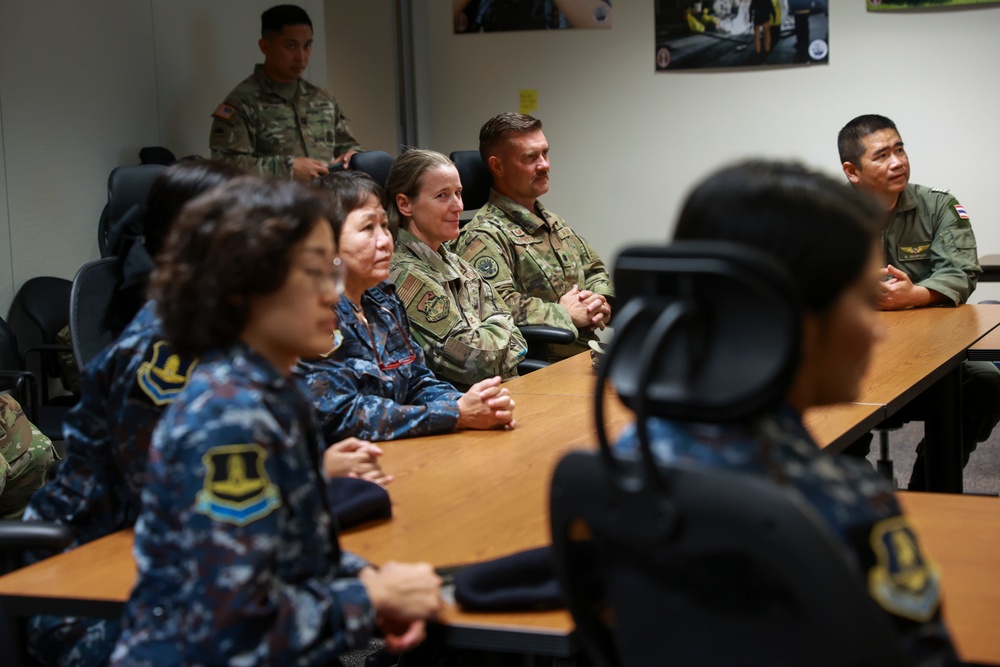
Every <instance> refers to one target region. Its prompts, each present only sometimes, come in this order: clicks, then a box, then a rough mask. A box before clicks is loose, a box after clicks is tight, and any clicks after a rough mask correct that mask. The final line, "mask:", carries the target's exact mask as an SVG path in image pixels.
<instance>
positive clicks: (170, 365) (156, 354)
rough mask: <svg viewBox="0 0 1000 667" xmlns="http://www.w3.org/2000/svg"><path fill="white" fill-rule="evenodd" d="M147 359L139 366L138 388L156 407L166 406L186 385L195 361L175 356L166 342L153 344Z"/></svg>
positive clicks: (137, 372)
mask: <svg viewBox="0 0 1000 667" xmlns="http://www.w3.org/2000/svg"><path fill="white" fill-rule="evenodd" d="M146 357H147V359H146V360H145V361H143V362H142V363H141V364H139V370H137V371H136V373H135V375H136V379H137V380H138V382H139V388H140V389H142V391H143V393H144V394H146V396H149V398H150V400H151V401H153V403H154V404H156V405H166V404H167V403H170V402H171V401H173V400H174V398H176V397H177V394H179V393H180V391H181V389H183V388H184V386H185V385H187V381H188V378H189V377H191V371H192V370H193V369H194V367H195V364H196V363H198V362H197V361H196V360H191V361H185V360H183V359H181V357H180V356H179V355H178V354H176V353H175V352H174V351H173V350H172V349H170V346H169V345H168V344H167V342H166V341H163V340H161V341H157V342H156V343H154V344H153V349H152V352H151V353H147V354H146Z"/></svg>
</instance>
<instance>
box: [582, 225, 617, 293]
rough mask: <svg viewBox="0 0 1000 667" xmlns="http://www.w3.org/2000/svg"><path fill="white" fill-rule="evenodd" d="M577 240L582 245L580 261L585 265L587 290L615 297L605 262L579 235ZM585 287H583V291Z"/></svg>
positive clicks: (584, 272) (584, 273)
mask: <svg viewBox="0 0 1000 667" xmlns="http://www.w3.org/2000/svg"><path fill="white" fill-rule="evenodd" d="M576 240H577V241H578V242H579V243H580V261H581V263H582V264H583V275H585V276H586V277H587V282H586V289H589V290H590V291H591V292H594V293H595V294H603V295H604V296H614V294H615V288H614V286H612V284H611V276H610V275H609V274H608V268H607V267H606V266H605V265H604V260H603V259H601V256H600V255H598V254H597V251H596V250H594V248H593V247H591V245H590V244H589V243H587V241H586V240H585V239H584V238H583V237H582V236H579V235H577V237H576ZM583 287H584V286H582V285H581V289H583Z"/></svg>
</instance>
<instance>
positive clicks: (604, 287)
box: [455, 190, 614, 359]
mask: <svg viewBox="0 0 1000 667" xmlns="http://www.w3.org/2000/svg"><path fill="white" fill-rule="evenodd" d="M455 252H457V253H458V254H459V255H461V256H462V258H463V259H465V260H466V261H468V262H469V263H470V264H472V266H473V267H474V268H475V269H476V270H477V271H478V272H479V273H481V274H482V276H483V277H484V278H486V279H487V280H488V281H490V284H492V285H493V288H494V289H495V290H496V291H497V294H499V295H500V296H501V297H502V298H503V300H504V301H506V302H507V307H508V308H510V312H511V314H512V315H513V316H514V323H515V324H518V325H522V324H548V325H551V326H556V327H560V328H563V329H568V330H570V331H573V332H575V333H576V334H577V344H576V345H573V346H567V347H566V348H560V349H558V350H555V351H554V353H551V354H550V358H553V359H554V358H562V357H566V356H571V355H572V354H575V353H578V352H582V351H584V350H586V349H588V348H587V341H588V340H591V339H593V338H594V337H595V336H594V334H593V332H592V331H589V330H586V329H584V330H583V331H579V330H577V328H576V326H574V324H573V320H572V318H571V317H570V314H569V311H568V310H567V309H566V307H565V306H562V305H560V304H559V298H560V297H561V296H562V295H564V294H566V293H567V292H569V291H570V290H571V289H573V285H577V286H579V288H580V289H581V290H591V291H593V292H595V293H597V294H603V295H605V296H613V295H614V288H613V287H612V285H611V277H610V276H609V275H608V270H607V269H606V268H605V266H604V262H603V261H602V260H601V258H600V256H598V254H597V252H596V251H595V250H594V249H593V248H592V247H591V246H590V244H589V243H587V242H586V241H585V240H584V239H583V238H582V237H580V236H577V234H576V233H575V232H573V230H572V229H570V227H569V225H567V224H566V223H565V222H563V220H562V219H561V218H560V217H559V216H557V215H556V214H554V213H552V212H551V211H549V210H548V209H546V208H545V206H543V205H542V204H541V202H536V203H535V211H529V210H528V209H526V208H524V207H523V206H521V205H520V204H518V203H516V202H514V201H513V200H512V199H510V198H509V197H505V196H504V195H501V194H500V193H499V192H497V191H496V190H490V198H489V201H488V202H487V204H486V205H485V206H483V208H481V209H480V210H479V212H477V213H476V215H475V217H474V218H473V219H472V220H471V221H470V222H469V224H468V225H467V226H466V227H465V229H464V230H463V231H462V235H461V236H460V237H459V239H458V241H457V242H456V246H455Z"/></svg>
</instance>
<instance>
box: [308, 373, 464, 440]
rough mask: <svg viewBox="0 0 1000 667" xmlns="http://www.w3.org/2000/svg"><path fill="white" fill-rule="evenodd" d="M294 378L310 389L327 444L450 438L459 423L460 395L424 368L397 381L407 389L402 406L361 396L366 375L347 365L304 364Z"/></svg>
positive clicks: (387, 399)
mask: <svg viewBox="0 0 1000 667" xmlns="http://www.w3.org/2000/svg"><path fill="white" fill-rule="evenodd" d="M421 356H422V355H421ZM410 365H413V364H410ZM296 373H298V374H300V376H301V377H302V379H303V380H304V381H305V384H306V386H307V387H308V388H309V393H310V396H311V397H312V402H313V406H314V407H315V408H316V414H317V416H318V418H319V421H320V425H321V426H322V429H323V437H325V438H326V440H327V442H339V441H340V440H343V439H344V438H348V437H351V436H354V437H356V438H361V439H363V440H371V441H384V440H398V439H400V438H411V437H416V436H421V435H432V434H435V433H448V432H449V431H451V430H453V429H454V428H455V424H456V423H458V398H459V397H460V396H461V394H459V393H458V392H457V391H455V388H454V387H452V386H451V385H448V384H447V383H444V382H441V381H440V380H437V379H436V378H435V377H434V374H433V373H431V371H430V370H429V369H427V368H424V372H423V373H420V374H418V375H417V376H415V377H413V376H411V377H406V376H401V377H400V381H403V382H408V383H409V387H408V389H407V392H406V393H407V401H406V402H405V403H398V402H396V401H395V400H393V399H391V398H386V397H384V396H380V395H374V394H365V393H363V390H362V389H361V387H362V385H363V384H364V383H363V379H364V371H363V370H358V369H357V368H356V367H355V366H354V365H352V364H351V361H350V359H347V360H344V361H336V360H333V359H321V360H316V361H302V362H300V363H299V365H298V367H297V369H296ZM428 376H429V377H428Z"/></svg>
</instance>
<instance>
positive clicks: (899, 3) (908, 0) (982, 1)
mask: <svg viewBox="0 0 1000 667" xmlns="http://www.w3.org/2000/svg"><path fill="white" fill-rule="evenodd" d="M865 2H866V4H867V5H868V11H870V12H893V11H905V10H907V9H935V8H937V7H960V6H963V5H1000V0H865Z"/></svg>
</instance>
